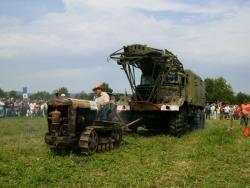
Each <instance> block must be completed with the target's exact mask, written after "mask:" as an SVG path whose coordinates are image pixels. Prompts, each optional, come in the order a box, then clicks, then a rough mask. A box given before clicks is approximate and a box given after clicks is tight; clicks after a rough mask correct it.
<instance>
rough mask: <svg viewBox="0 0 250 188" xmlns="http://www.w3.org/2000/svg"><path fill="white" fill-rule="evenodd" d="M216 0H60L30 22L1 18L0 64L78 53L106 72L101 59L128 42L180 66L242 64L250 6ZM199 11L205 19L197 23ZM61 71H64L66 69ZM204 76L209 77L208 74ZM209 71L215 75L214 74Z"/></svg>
mask: <svg viewBox="0 0 250 188" xmlns="http://www.w3.org/2000/svg"><path fill="white" fill-rule="evenodd" d="M215 2H216V1H212V2H211V3H208V5H207V6H203V7H202V6H198V5H194V4H187V3H181V2H178V1H173V0H171V1H170V0H168V1H165V0H156V1H150V0H143V1H142V0H138V1H132V0H128V1H118V0H103V1H97V0H64V3H65V12H63V13H49V14H47V15H44V16H43V17H41V18H39V19H37V20H34V21H32V22H30V23H21V22H19V21H18V22H16V27H14V26H13V24H12V25H9V24H6V21H2V22H1V20H0V26H1V24H2V23H4V24H2V25H4V27H5V29H0V41H1V43H0V63H1V62H4V61H6V60H11V61H20V62H22V61H23V62H25V61H27V60H28V61H29V62H32V61H33V63H34V64H35V63H36V59H44V61H46V60H48V59H49V58H52V57H56V58H58V61H61V62H62V66H64V64H65V63H68V62H65V61H66V60H65V59H67V61H69V60H70V59H72V60H73V59H74V58H76V57H79V58H78V59H82V66H85V65H86V64H88V65H91V66H92V68H93V69H94V68H96V67H101V68H102V69H103V70H104V69H105V67H106V64H105V63H106V62H105V61H106V59H105V57H107V56H108V54H109V53H111V52H113V51H114V50H116V49H118V48H120V47H121V46H123V45H126V44H130V43H145V44H148V45H151V46H153V47H158V48H168V49H170V50H172V51H173V52H174V53H175V54H177V55H178V56H179V57H180V58H181V60H182V61H183V62H184V64H185V62H194V63H199V62H200V63H206V64H209V65H211V66H215V67H217V68H218V63H220V64H221V66H232V67H237V66H241V67H246V66H248V60H249V59H250V54H249V52H248V51H249V41H250V35H249V33H250V25H249V24H248V22H249V18H250V6H245V7H241V6H238V5H237V3H232V2H233V1H230V2H229V3H224V4H221V3H215ZM232 5H234V6H232ZM247 5H249V4H247ZM138 9H140V10H138ZM141 10H143V11H145V12H142V11H141ZM147 11H153V12H159V11H163V12H164V11H165V12H166V11H167V12H168V11H170V12H175V14H179V15H180V16H183V17H185V15H184V14H190V15H191V17H185V19H188V20H189V21H188V22H181V21H180V20H178V19H176V18H175V19H170V18H168V17H164V18H162V19H157V18H156V17H154V16H152V15H151V14H148V13H147ZM182 14H183V15H182ZM201 15H202V16H205V18H206V17H207V18H209V21H204V22H199V23H197V22H195V19H197V17H199V16H201ZM214 18H216V19H214ZM13 23H15V22H14V21H13ZM14 25H15V24H14ZM94 56H98V57H99V59H101V58H103V61H98V62H94V58H93V59H92V60H93V61H92V62H84V60H85V61H86V59H88V61H89V60H90V61H91V58H92V57H94ZM194 63H193V64H192V65H191V66H190V67H189V68H196V67H194V66H198V67H199V66H200V69H201V68H202V65H199V64H194ZM6 66H7V64H6ZM187 66H189V65H187ZM192 66H193V67H192ZM116 68H117V69H118V67H116ZM105 70H106V69H105ZM113 70H114V69H113ZM44 71H47V70H44ZM53 71H57V70H52V72H53ZM64 71H66V69H64ZM80 71H83V72H86V71H84V70H82V69H79V71H76V70H74V71H72V70H69V72H74V74H73V75H71V76H69V77H70V79H71V80H74V79H78V78H81V74H80ZM204 72H205V71H204ZM61 74H62V73H61V72H60V73H59V75H61ZM42 75H43V74H42ZM47 75H48V78H51V79H53V77H54V76H55V75H56V74H55V73H53V74H50V73H49V72H48V74H47ZM62 75H67V71H66V72H64V73H63V74H62ZM116 75H117V73H116ZM204 75H205V76H210V73H207V74H204ZM211 75H213V76H214V74H213V73H211ZM221 75H223V71H221ZM37 76H38V75H37ZM102 76H103V78H104V79H105V78H109V77H110V75H109V72H108V71H104V72H103V74H102ZM118 76H119V75H118ZM74 77H75V78H74ZM35 78H36V76H35ZM39 79H41V80H44V81H45V80H47V79H45V78H43V77H40V78H39ZM58 79H62V78H58ZM86 79H87V78H86ZM94 80H95V78H93V82H94ZM82 81H83V80H82ZM96 81H98V79H96ZM110 81H111V82H112V80H110ZM68 83H69V82H68ZM111 84H112V83H111ZM55 85H56V84H54V85H53V86H51V87H54V86H55ZM115 85H117V88H118V89H119V90H123V89H124V88H123V86H122V85H121V84H120V85H119V84H115ZM72 89H73V90H74V91H75V90H78V89H79V90H80V87H79V86H77V85H75V86H74V87H72ZM249 90H250V88H249Z"/></svg>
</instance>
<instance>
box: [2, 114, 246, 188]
mask: <svg viewBox="0 0 250 188" xmlns="http://www.w3.org/2000/svg"><path fill="white" fill-rule="evenodd" d="M228 126H229V121H215V120H214V121H208V122H207V123H206V128H205V129H204V130H197V131H193V132H190V133H188V134H186V135H185V136H183V137H181V138H174V137H170V136H168V135H156V136H155V135H148V134H146V133H145V132H143V131H142V132H141V133H140V134H136V135H131V136H125V138H124V144H123V145H122V147H121V148H120V149H117V150H113V151H111V152H107V153H100V154H97V155H94V156H91V157H85V156H81V155H77V154H70V155H66V156H54V155H53V154H51V152H50V150H49V149H48V147H47V146H46V144H45V143H44V138H43V137H44V133H45V131H46V128H47V125H46V121H45V119H42V118H33V119H27V118H11V119H8V118H6V119H0V187H37V186H42V187H45V186H52V187H72V186H73V187H247V186H248V187H249V186H250V138H248V139H246V138H244V137H243V136H242V134H241V127H240V125H239V123H238V122H235V125H234V129H233V134H232V136H231V137H229V136H228V135H227V131H226V130H227V128H228Z"/></svg>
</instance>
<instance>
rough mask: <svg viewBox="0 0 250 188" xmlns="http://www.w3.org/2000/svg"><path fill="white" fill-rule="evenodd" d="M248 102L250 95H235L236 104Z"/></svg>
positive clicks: (240, 93)
mask: <svg viewBox="0 0 250 188" xmlns="http://www.w3.org/2000/svg"><path fill="white" fill-rule="evenodd" d="M249 100H250V95H248V94H246V93H242V92H239V93H238V94H237V95H236V102H237V103H238V104H242V103H244V102H245V101H249Z"/></svg>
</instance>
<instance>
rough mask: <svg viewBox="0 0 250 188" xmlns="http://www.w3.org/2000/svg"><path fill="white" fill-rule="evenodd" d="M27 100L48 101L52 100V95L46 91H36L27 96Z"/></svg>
mask: <svg viewBox="0 0 250 188" xmlns="http://www.w3.org/2000/svg"><path fill="white" fill-rule="evenodd" d="M29 98H30V99H31V100H34V99H37V100H38V99H43V100H48V99H50V98H52V95H51V94H50V93H49V92H47V91H38V92H36V93H33V94H31V95H30V96H29Z"/></svg>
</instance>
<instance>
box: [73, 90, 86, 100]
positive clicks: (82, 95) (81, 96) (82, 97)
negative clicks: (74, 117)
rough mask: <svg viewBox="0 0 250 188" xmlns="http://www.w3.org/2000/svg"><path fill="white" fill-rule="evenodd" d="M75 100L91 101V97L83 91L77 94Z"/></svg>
mask: <svg viewBox="0 0 250 188" xmlns="http://www.w3.org/2000/svg"><path fill="white" fill-rule="evenodd" d="M75 98H77V99H89V95H88V94H87V93H86V92H85V91H82V92H81V93H78V94H76V95H75Z"/></svg>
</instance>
